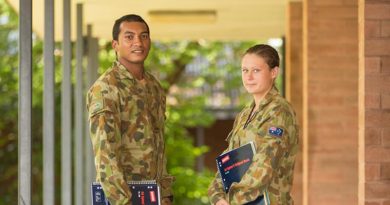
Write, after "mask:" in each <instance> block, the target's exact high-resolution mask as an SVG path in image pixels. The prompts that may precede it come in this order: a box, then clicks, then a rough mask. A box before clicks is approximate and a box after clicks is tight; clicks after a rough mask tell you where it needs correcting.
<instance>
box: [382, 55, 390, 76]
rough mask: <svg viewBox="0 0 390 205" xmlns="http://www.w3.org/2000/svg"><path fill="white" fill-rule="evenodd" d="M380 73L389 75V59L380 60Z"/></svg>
mask: <svg viewBox="0 0 390 205" xmlns="http://www.w3.org/2000/svg"><path fill="white" fill-rule="evenodd" d="M381 73H383V74H390V57H382V58H381Z"/></svg>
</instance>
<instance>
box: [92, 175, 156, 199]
mask: <svg viewBox="0 0 390 205" xmlns="http://www.w3.org/2000/svg"><path fill="white" fill-rule="evenodd" d="M128 184H129V189H130V191H131V194H132V196H131V204H133V205H160V200H161V197H160V187H159V186H158V184H157V182H156V181H155V180H148V181H130V182H128ZM91 191H92V205H110V202H109V201H108V199H107V198H106V197H105V194H104V192H103V188H102V186H101V185H100V183H98V182H93V183H92V186H91Z"/></svg>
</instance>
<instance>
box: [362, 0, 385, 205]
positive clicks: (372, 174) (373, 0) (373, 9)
mask: <svg viewBox="0 0 390 205" xmlns="http://www.w3.org/2000/svg"><path fill="white" fill-rule="evenodd" d="M364 15H365V16H364V29H365V32H364V57H365V64H364V67H365V71H364V74H365V76H364V78H365V81H364V83H365V87H364V93H365V94H364V100H365V104H364V107H365V108H364V114H365V124H364V126H365V127H364V130H365V133H364V135H365V137H364V139H365V184H364V191H365V198H364V201H365V204H366V205H390V1H384V0H366V1H365V5H364Z"/></svg>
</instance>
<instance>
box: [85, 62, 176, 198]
mask: <svg viewBox="0 0 390 205" xmlns="http://www.w3.org/2000/svg"><path fill="white" fill-rule="evenodd" d="M87 109H88V112H89V121H90V133H91V140H92V144H93V151H94V155H95V166H96V181H98V182H100V183H101V185H102V187H103V190H104V193H105V194H106V196H107V198H108V199H109V201H110V203H111V204H112V205H117V204H130V202H129V201H130V198H131V193H130V190H129V189H128V187H127V181H131V180H136V181H137V180H153V179H155V180H157V182H158V183H159V184H160V186H161V192H162V197H168V196H171V195H172V192H171V184H172V182H173V180H174V179H173V177H171V176H169V175H168V174H167V171H166V158H165V156H164V149H165V148H164V139H163V133H164V121H165V94H164V91H163V89H162V88H161V86H160V84H159V82H158V81H157V80H156V79H155V78H154V77H153V76H152V75H151V74H150V73H148V72H145V75H144V80H142V81H138V80H136V79H135V78H134V77H133V76H132V75H131V73H130V72H129V71H128V70H127V69H126V68H125V67H124V66H123V65H121V64H120V63H119V62H115V63H114V65H113V67H112V68H110V69H108V70H107V71H106V72H105V73H104V74H103V75H102V76H100V78H99V79H98V80H97V81H96V82H95V83H94V84H93V85H92V87H91V88H90V89H89V91H88V94H87Z"/></svg>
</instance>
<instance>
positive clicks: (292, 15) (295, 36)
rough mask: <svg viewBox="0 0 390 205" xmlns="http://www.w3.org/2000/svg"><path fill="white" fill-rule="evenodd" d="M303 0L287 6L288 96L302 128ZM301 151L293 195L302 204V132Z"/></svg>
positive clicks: (296, 164)
mask: <svg viewBox="0 0 390 205" xmlns="http://www.w3.org/2000/svg"><path fill="white" fill-rule="evenodd" d="M302 11H303V10H302V2H297V1H295V2H289V4H288V8H287V29H286V98H287V100H288V101H289V102H290V103H291V105H292V106H293V107H294V110H295V112H296V114H297V119H298V122H299V125H300V130H302V124H303V120H302V116H303V113H302V108H303V105H302V101H303V89H302V88H303V75H302V70H303V64H302V60H303V55H302V49H303V46H302ZM299 145H300V152H299V153H298V155H297V158H296V162H295V170H294V183H293V189H292V197H293V199H294V202H295V204H302V203H303V202H302V197H303V179H302V177H303V176H302V174H303V163H302V145H303V140H302V134H301V135H300V144H299Z"/></svg>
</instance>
